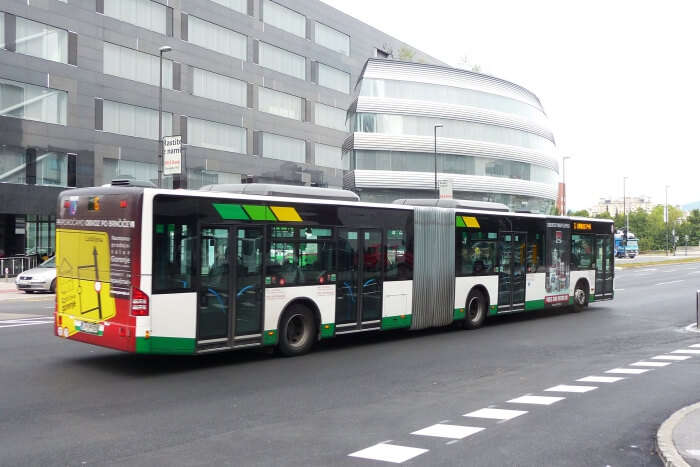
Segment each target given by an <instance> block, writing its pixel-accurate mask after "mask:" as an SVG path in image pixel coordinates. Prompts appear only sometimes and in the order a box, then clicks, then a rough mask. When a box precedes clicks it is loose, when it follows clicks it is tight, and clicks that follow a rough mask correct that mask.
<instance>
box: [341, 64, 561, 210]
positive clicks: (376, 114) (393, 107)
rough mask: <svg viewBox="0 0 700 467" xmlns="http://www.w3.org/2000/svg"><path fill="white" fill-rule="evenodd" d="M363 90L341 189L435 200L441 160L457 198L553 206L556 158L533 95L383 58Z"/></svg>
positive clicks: (366, 75) (367, 195) (469, 75)
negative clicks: (436, 178)
mask: <svg viewBox="0 0 700 467" xmlns="http://www.w3.org/2000/svg"><path fill="white" fill-rule="evenodd" d="M358 90H359V96H358V97H357V99H356V100H355V101H354V102H353V104H352V105H351V107H350V110H349V112H348V119H349V123H350V131H351V135H350V137H349V138H348V139H347V140H346V141H345V144H344V146H343V151H344V154H343V157H344V162H345V164H346V168H348V169H349V170H348V172H347V173H346V175H345V179H344V185H345V188H347V189H351V190H353V191H355V192H357V193H358V194H359V195H360V197H361V198H362V199H363V200H367V201H379V202H387V201H392V200H394V199H396V198H410V197H414V198H425V197H432V196H434V187H435V182H434V167H435V158H436V157H437V171H438V178H439V179H451V180H452V185H453V190H454V197H455V198H459V199H470V200H479V201H494V202H500V203H503V204H506V205H508V206H510V207H511V208H512V209H515V210H529V211H533V212H540V213H549V212H550V211H551V210H552V209H553V207H554V204H555V201H556V198H557V186H558V185H557V184H558V179H559V162H558V161H559V158H558V156H557V155H556V148H555V140H554V136H553V134H552V132H551V130H550V129H549V125H548V121H547V115H546V114H545V112H544V109H543V108H542V104H541V103H540V101H539V99H538V98H537V96H535V95H534V94H533V93H532V92H530V91H528V90H527V89H525V88H523V87H522V86H518V85H517V84H514V83H511V82H509V81H505V80H502V79H499V78H495V77H492V76H488V75H483V74H480V73H474V72H471V71H466V70H460V69H455V68H449V67H445V66H439V65H429V64H424V63H412V62H401V61H393V60H381V59H370V60H368V62H367V64H366V65H365V68H364V70H363V73H362V75H361V77H360V79H359V80H358V83H357V88H356V92H357V91H358ZM435 125H441V127H439V128H437V130H435V128H434V126H435ZM434 131H437V139H435V138H434ZM435 147H437V151H435ZM436 152H437V156H436V155H435V153H436Z"/></svg>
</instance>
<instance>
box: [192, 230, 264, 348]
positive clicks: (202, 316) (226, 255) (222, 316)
mask: <svg viewBox="0 0 700 467" xmlns="http://www.w3.org/2000/svg"><path fill="white" fill-rule="evenodd" d="M201 232H202V233H201V240H200V258H199V259H200V261H199V291H198V315H197V343H198V344H199V345H227V346H234V345H237V344H249V343H252V342H242V340H244V339H246V336H247V337H249V338H252V339H253V340H254V341H255V343H257V342H258V341H259V333H260V325H261V321H262V303H263V288H262V280H263V277H262V257H263V255H262V247H263V228H262V227H253V226H245V227H221V226H216V227H214V226H212V227H208V226H203V227H202V231H201Z"/></svg>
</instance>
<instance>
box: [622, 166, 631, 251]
mask: <svg viewBox="0 0 700 467" xmlns="http://www.w3.org/2000/svg"><path fill="white" fill-rule="evenodd" d="M622 211H623V212H624V214H625V235H624V237H623V238H622V246H623V247H624V248H625V254H627V232H629V228H630V224H629V220H628V219H627V177H623V178H622Z"/></svg>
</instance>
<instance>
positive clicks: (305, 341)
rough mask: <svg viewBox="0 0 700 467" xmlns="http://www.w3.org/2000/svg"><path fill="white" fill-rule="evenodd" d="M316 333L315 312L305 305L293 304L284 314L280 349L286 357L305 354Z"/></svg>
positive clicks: (281, 324) (280, 334) (280, 333)
mask: <svg viewBox="0 0 700 467" xmlns="http://www.w3.org/2000/svg"><path fill="white" fill-rule="evenodd" d="M315 335H316V320H315V319H314V315H313V313H311V310H309V309H308V308H307V307H305V306H303V305H292V306H291V307H289V309H288V310H287V311H285V312H284V314H283V315H282V319H281V320H280V330H279V336H280V340H279V349H280V352H282V355H284V356H285V357H294V356H297V355H303V354H305V353H306V352H308V351H309V350H310V349H311V346H312V345H313V343H314V336H315Z"/></svg>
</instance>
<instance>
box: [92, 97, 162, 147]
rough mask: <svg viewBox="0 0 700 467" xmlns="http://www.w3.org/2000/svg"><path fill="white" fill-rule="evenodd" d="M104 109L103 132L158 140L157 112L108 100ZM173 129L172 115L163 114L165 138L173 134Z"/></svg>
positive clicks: (104, 104) (104, 103)
mask: <svg viewBox="0 0 700 467" xmlns="http://www.w3.org/2000/svg"><path fill="white" fill-rule="evenodd" d="M102 109H103V110H102V112H103V114H102V115H103V117H102V118H103V124H102V125H103V126H102V130H103V131H106V132H107V133H117V134H120V135H126V136H135V137H137V138H148V139H154V140H156V141H157V140H158V111H157V110H152V109H147V108H145V107H137V106H135V105H129V104H122V103H121V102H113V101H107V100H106V101H104V102H103V108H102ZM172 127H173V116H172V114H171V113H169V112H163V136H167V135H169V134H171V133H172Z"/></svg>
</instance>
